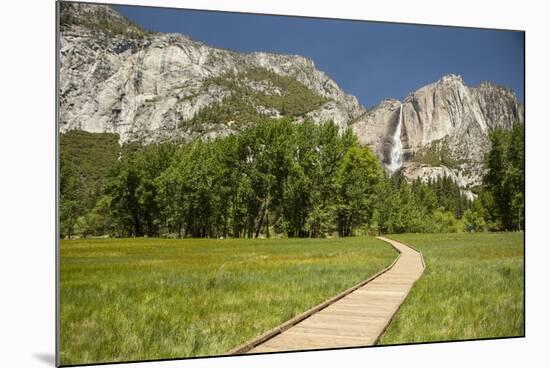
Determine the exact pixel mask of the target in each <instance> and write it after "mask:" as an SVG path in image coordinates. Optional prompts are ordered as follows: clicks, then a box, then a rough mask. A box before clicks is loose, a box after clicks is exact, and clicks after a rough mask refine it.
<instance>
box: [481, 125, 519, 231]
mask: <svg viewBox="0 0 550 368" xmlns="http://www.w3.org/2000/svg"><path fill="white" fill-rule="evenodd" d="M524 144H525V138H524V126H523V125H521V124H514V125H513V126H512V129H511V130H503V129H499V128H497V129H495V130H494V131H493V132H492V133H491V150H490V151H489V153H488V154H487V156H486V164H487V169H488V170H487V174H486V175H485V177H484V184H485V190H486V191H487V194H486V195H485V201H486V202H488V207H487V209H488V212H489V213H488V215H489V216H490V218H491V220H492V221H493V222H494V223H495V224H497V226H498V225H500V226H501V227H502V229H503V230H522V229H523V228H524V226H525V218H524V212H525V209H524V208H525V198H524V196H525V189H524V188H525V167H524V160H525V158H524V155H525V147H524Z"/></svg>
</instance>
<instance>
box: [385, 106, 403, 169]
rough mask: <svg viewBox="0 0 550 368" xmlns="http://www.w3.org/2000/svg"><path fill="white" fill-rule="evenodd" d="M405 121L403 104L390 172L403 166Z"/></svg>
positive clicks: (394, 140) (396, 131) (400, 108)
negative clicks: (402, 133) (402, 132)
mask: <svg viewBox="0 0 550 368" xmlns="http://www.w3.org/2000/svg"><path fill="white" fill-rule="evenodd" d="M402 120H403V104H401V105H400V106H399V121H398V122H397V127H396V128H395V133H393V139H392V147H391V150H390V163H389V165H388V170H390V171H391V172H392V173H393V172H395V171H396V170H397V169H399V168H400V167H401V166H403V144H402V143H401V124H402Z"/></svg>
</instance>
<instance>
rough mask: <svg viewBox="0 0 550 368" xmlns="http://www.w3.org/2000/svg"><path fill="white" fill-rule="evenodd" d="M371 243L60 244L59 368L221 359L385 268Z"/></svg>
mask: <svg viewBox="0 0 550 368" xmlns="http://www.w3.org/2000/svg"><path fill="white" fill-rule="evenodd" d="M396 256H397V253H396V252H395V250H393V248H391V247H390V246H389V245H387V244H386V243H384V242H382V241H379V240H377V239H373V238H365V237H362V238H348V239H318V240H310V239H304V240H292V239H288V240H287V239H281V240H230V239H227V240H191V239H189V240H175V239H173V240H170V239H116V240H115V239H93V240H71V241H62V242H61V363H62V364H77V363H97V362H106V361H121V360H126V361H127V360H145V359H161V358H174V357H190V356H204V355H215V354H223V353H225V352H226V351H228V350H230V349H231V348H233V347H235V346H237V345H239V344H240V343H242V342H244V341H246V340H248V339H250V338H252V337H254V336H256V335H258V334H260V333H263V332H265V331H266V330H269V329H270V328H272V327H274V326H276V325H278V324H280V323H282V322H284V321H286V320H288V319H290V318H291V317H293V316H295V315H297V314H299V313H301V312H303V311H305V310H307V309H309V308H310V307H312V306H314V305H316V304H319V303H321V302H322V301H324V300H326V299H328V298H329V297H331V296H333V295H335V294H337V293H338V292H340V291H343V290H345V289H346V288H348V287H350V286H352V285H354V284H356V283H358V282H359V281H361V280H363V279H366V278H367V277H369V276H370V275H372V274H374V273H376V272H377V271H379V270H381V269H382V268H384V267H386V266H388V265H389V264H390V263H391V262H392V261H393V260H394V259H395V258H396Z"/></svg>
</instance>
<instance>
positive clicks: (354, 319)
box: [229, 237, 424, 354]
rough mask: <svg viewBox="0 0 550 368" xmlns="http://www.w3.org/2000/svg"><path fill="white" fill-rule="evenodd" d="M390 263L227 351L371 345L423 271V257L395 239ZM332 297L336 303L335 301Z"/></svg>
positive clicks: (257, 351)
mask: <svg viewBox="0 0 550 368" xmlns="http://www.w3.org/2000/svg"><path fill="white" fill-rule="evenodd" d="M379 239H381V240H383V241H386V242H388V243H390V244H391V245H392V246H393V247H395V248H396V249H397V250H398V251H399V252H400V255H399V257H398V259H397V260H396V261H395V262H394V264H393V265H392V266H391V267H389V268H388V269H386V270H385V271H383V272H382V273H381V274H379V275H377V276H375V277H374V278H372V279H371V280H370V281H368V282H366V283H365V284H363V285H362V286H360V287H358V288H355V289H354V288H352V289H354V290H353V291H351V292H348V293H343V294H346V295H344V296H337V297H335V298H333V299H331V300H330V301H327V302H325V303H323V304H321V305H320V306H318V307H317V308H313V309H312V310H310V311H308V312H306V313H305V314H304V315H301V316H298V317H295V318H293V319H292V320H290V321H288V322H286V323H284V324H283V325H281V326H279V327H278V328H275V329H273V330H271V331H269V332H268V333H266V334H264V335H262V336H260V337H258V338H256V339H254V340H252V341H250V342H248V343H245V344H243V345H241V346H239V347H237V348H235V349H233V350H232V351H230V352H229V353H230V354H239V353H240V354H242V353H263V352H276V351H291V350H310V349H327V348H337V347H352V346H368V345H374V344H375V343H376V341H377V340H378V338H379V337H380V335H382V333H383V332H384V330H385V328H386V327H387V325H388V324H389V323H390V321H391V319H392V317H393V315H394V314H395V313H396V312H397V310H398V308H399V306H400V305H401V303H403V301H404V300H405V298H406V297H407V295H408V293H409V291H410V289H411V287H412V286H413V284H414V282H415V281H416V280H417V279H418V278H419V277H420V275H422V272H424V261H423V259H422V255H421V254H420V253H419V252H417V251H416V250H414V249H412V248H410V247H408V246H406V245H405V244H402V243H399V242H397V241H394V240H391V239H387V238H383V237H379ZM334 300H335V301H334Z"/></svg>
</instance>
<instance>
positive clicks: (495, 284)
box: [379, 233, 525, 345]
mask: <svg viewBox="0 0 550 368" xmlns="http://www.w3.org/2000/svg"><path fill="white" fill-rule="evenodd" d="M390 237H391V238H392V239H395V240H398V241H402V242H404V243H405V244H410V245H412V246H414V247H416V248H417V249H418V250H420V251H421V252H422V253H423V255H424V260H425V262H426V269H425V271H424V275H423V276H422V277H421V278H420V279H419V280H418V281H417V283H416V284H415V285H414V286H413V289H412V290H411V293H410V294H409V296H408V297H407V299H406V300H405V302H404V303H403V305H402V306H401V308H400V310H399V312H398V313H397V314H396V315H395V317H394V319H393V320H392V322H391V323H390V325H389V327H388V329H387V330H386V332H385V333H384V335H383V336H382V338H381V340H380V342H379V343H380V344H382V345H384V344H398V343H411V342H427V341H442V340H465V339H477V338H491V337H508V336H523V335H524V328H525V326H524V313H525V310H524V299H523V293H524V276H523V275H524V268H523V260H524V247H523V233H486V234H483V233H481V234H480V233H478V234H467V233H466V234H441V235H435V234H403V235H392V236H390Z"/></svg>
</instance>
